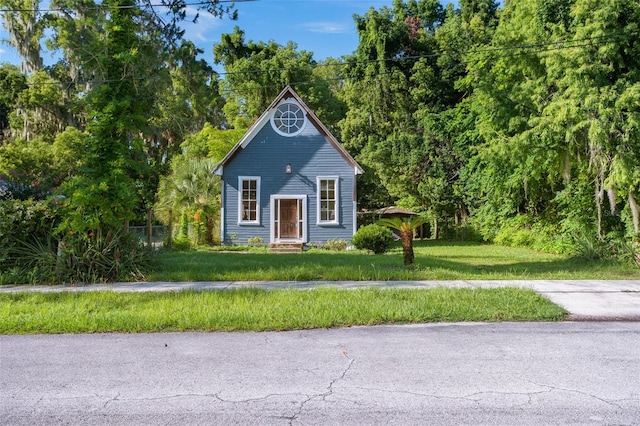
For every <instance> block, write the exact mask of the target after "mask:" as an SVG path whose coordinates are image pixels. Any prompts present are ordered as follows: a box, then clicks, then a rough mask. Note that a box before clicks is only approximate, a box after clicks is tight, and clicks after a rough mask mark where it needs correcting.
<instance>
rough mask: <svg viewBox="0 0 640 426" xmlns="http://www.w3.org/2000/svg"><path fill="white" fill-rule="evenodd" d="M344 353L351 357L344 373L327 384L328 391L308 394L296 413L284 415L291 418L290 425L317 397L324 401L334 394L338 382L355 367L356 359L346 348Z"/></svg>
mask: <svg viewBox="0 0 640 426" xmlns="http://www.w3.org/2000/svg"><path fill="white" fill-rule="evenodd" d="M342 354H343V355H344V356H345V357H346V358H348V359H349V363H348V364H347V366H346V367H345V368H344V369H343V370H342V373H341V374H340V375H339V376H338V377H335V378H333V379H332V380H331V381H330V382H329V385H328V386H327V390H326V392H323V393H321V394H317V395H312V396H308V397H307V399H305V400H304V401H302V402H301V403H300V406H299V407H298V409H297V410H296V412H295V413H293V415H292V416H288V417H284V418H285V419H288V420H289V425H293V423H294V422H295V421H296V420H297V419H298V417H299V416H300V414H301V413H302V411H303V410H304V407H305V406H306V405H307V404H308V403H309V402H311V401H313V400H315V399H322V400H323V401H324V400H325V399H326V398H327V397H328V396H331V395H333V387H334V386H335V385H336V383H338V382H340V381H342V380H344V378H345V377H346V375H347V373H349V370H351V367H353V364H354V362H355V361H356V360H355V359H353V358H349V357H348V355H347V351H346V350H344V351H342Z"/></svg>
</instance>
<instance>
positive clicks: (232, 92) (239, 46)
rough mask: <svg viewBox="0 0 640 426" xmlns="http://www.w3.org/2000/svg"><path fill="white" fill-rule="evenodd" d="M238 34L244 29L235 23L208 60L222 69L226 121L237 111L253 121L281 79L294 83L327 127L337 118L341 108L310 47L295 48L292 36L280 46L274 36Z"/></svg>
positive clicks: (282, 82)
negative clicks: (260, 37) (257, 39)
mask: <svg viewBox="0 0 640 426" xmlns="http://www.w3.org/2000/svg"><path fill="white" fill-rule="evenodd" d="M244 36H245V33H244V31H242V30H241V29H240V28H239V27H235V28H234V32H233V33H231V34H223V35H222V37H221V41H220V43H218V44H216V45H215V46H214V48H213V52H214V61H215V62H216V63H217V64H221V65H223V66H224V68H225V71H226V73H227V75H226V77H225V80H224V81H223V82H222V90H223V92H225V93H226V104H225V106H224V111H225V115H226V117H227V122H228V123H229V125H231V126H233V125H234V123H235V120H236V119H237V117H242V118H243V119H244V122H245V123H246V122H247V121H248V122H249V123H251V122H253V121H254V120H255V119H257V118H258V117H259V116H260V114H262V113H263V112H264V110H265V109H266V108H267V107H268V106H269V104H270V103H271V102H272V101H273V99H274V98H275V97H276V96H277V95H278V94H279V93H280V92H281V91H282V89H283V88H284V87H286V86H287V85H291V86H292V87H294V88H295V90H296V92H298V93H299V94H300V96H301V97H302V98H304V99H305V102H306V103H307V104H308V105H309V107H310V108H311V109H313V110H314V111H315V113H316V114H317V115H318V117H319V118H320V120H322V121H323V122H324V123H326V124H327V125H328V126H329V127H332V126H333V125H334V124H335V123H337V122H338V120H340V119H341V118H342V115H341V114H342V113H343V110H344V108H343V107H342V106H341V103H340V101H339V100H338V99H336V98H335V96H334V94H333V92H332V90H331V83H332V82H330V81H327V80H325V79H324V78H323V75H322V73H321V72H319V71H315V70H316V66H317V63H316V61H315V60H314V59H313V53H311V52H307V51H304V50H302V51H299V50H298V46H297V45H296V44H295V43H294V42H289V43H287V44H286V45H284V46H283V45H280V44H277V43H275V42H274V41H269V42H268V43H264V42H254V41H252V40H249V41H245V37H244Z"/></svg>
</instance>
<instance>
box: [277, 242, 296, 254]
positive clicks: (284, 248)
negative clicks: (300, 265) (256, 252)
mask: <svg viewBox="0 0 640 426" xmlns="http://www.w3.org/2000/svg"><path fill="white" fill-rule="evenodd" d="M269 250H270V251H271V252H272V253H302V243H274V244H269Z"/></svg>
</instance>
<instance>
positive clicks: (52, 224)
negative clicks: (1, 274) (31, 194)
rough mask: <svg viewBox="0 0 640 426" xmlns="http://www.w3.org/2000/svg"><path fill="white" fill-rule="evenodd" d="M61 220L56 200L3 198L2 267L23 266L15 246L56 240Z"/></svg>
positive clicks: (0, 227) (0, 204) (0, 216)
mask: <svg viewBox="0 0 640 426" xmlns="http://www.w3.org/2000/svg"><path fill="white" fill-rule="evenodd" d="M59 222H60V210H59V205H58V203H57V202H55V201H34V200H16V199H8V200H0V269H2V270H4V269H10V268H12V267H14V266H23V265H24V263H23V261H24V259H22V257H21V256H18V255H17V254H16V253H15V249H16V248H18V247H23V246H25V245H27V244H31V243H33V242H34V241H37V242H47V241H48V242H52V243H54V242H55V237H56V233H55V229H56V226H57V225H58V224H59Z"/></svg>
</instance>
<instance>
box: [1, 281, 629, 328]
mask: <svg viewBox="0 0 640 426" xmlns="http://www.w3.org/2000/svg"><path fill="white" fill-rule="evenodd" d="M322 286H325V287H327V286H331V287H341V288H358V287H396V288H432V287H440V286H445V287H457V288H463V287H466V288H496V287H521V288H529V289H533V290H534V291H536V292H538V293H540V294H542V295H544V296H546V297H548V298H549V299H550V300H551V301H553V302H554V303H556V304H558V305H560V306H562V307H563V308H565V309H566V310H567V311H568V312H569V313H570V316H569V319H570V320H573V321H593V320H598V321H640V280H505V281H482V280H469V281H462V280H459V281H248V282H245V281H234V282H230V281H217V282H134V283H111V284H90V285H84V286H0V293H6V292H19V291H39V292H51V291H105V290H106V291H117V292H123V291H179V290H185V289H195V290H228V289H234V288H243V287H260V288H265V289H280V288H298V289H310V288H316V287H322Z"/></svg>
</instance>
